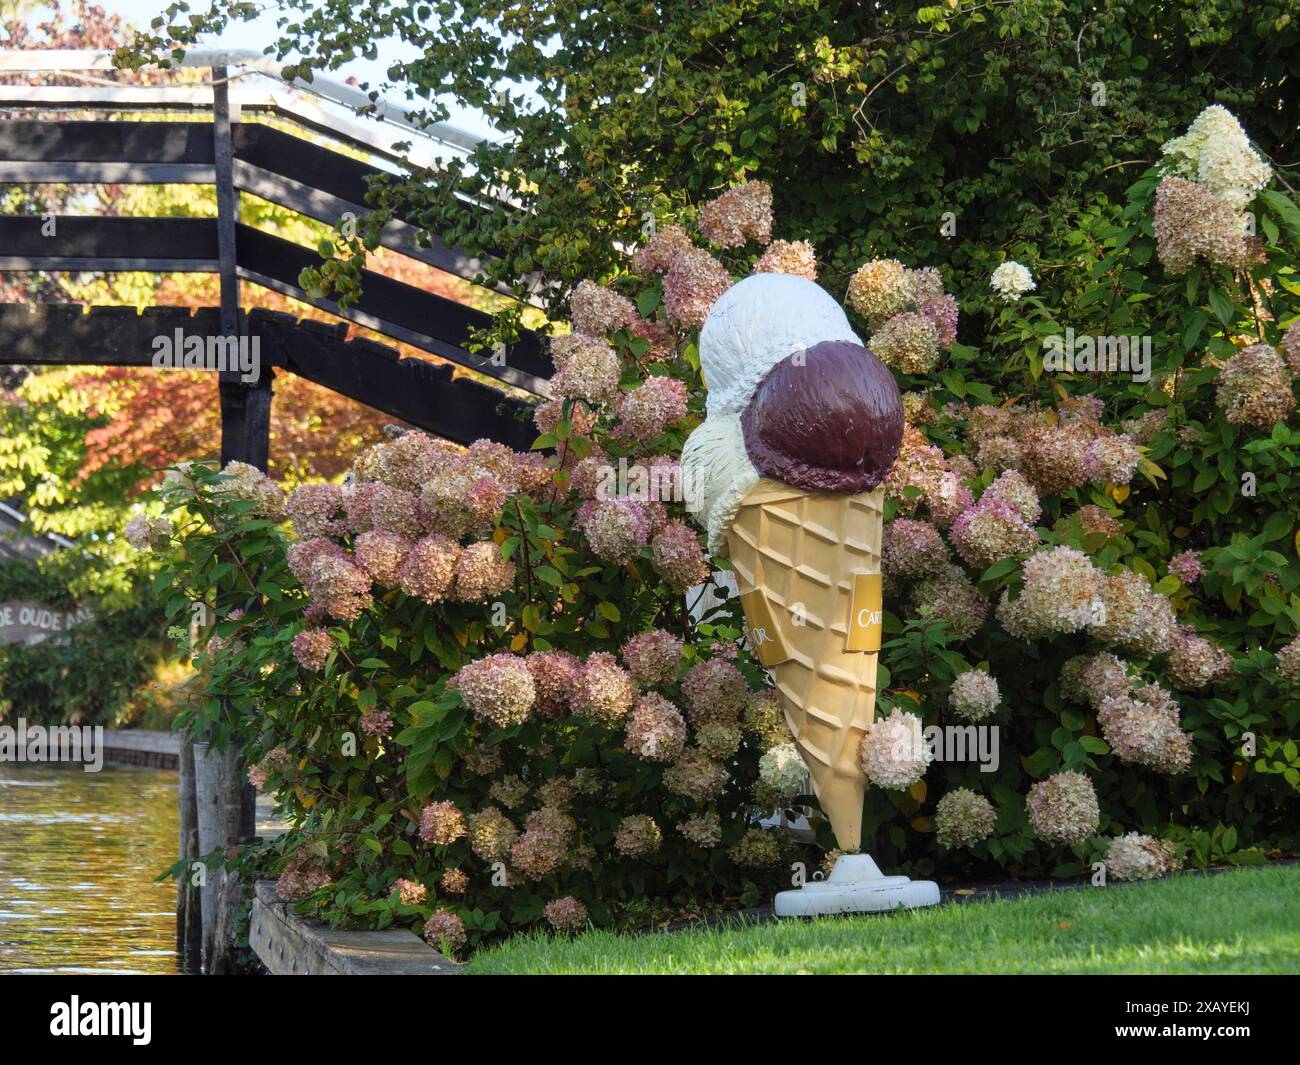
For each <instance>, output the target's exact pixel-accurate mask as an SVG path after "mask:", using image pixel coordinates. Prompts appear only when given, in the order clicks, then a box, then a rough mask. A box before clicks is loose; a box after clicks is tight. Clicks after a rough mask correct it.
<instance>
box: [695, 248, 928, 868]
mask: <svg viewBox="0 0 1300 1065" xmlns="http://www.w3.org/2000/svg"><path fill="white" fill-rule="evenodd" d="M700 361H701V365H702V367H703V370H704V376H705V382H706V384H707V385H708V388H709V399H708V417H707V418H706V420H705V421H704V423H703V424H702V425H700V427H699V428H698V429H697V430H696V431H695V432H694V433H692V434H691V438H690V439H689V440H688V441H687V443H686V448H685V450H684V452H683V455H682V463H683V466H684V468H685V472H686V482H687V484H688V486H691V496H690V498H688V500H687V504H688V506H689V507H690V508H691V510H692V512H693V513H694V514H695V516H696V517H697V518H698V519H699V520H700V521H701V522H702V523H703V524H704V525H705V526H706V527H707V528H708V530H709V544H710V548H711V550H712V551H713V552H714V553H715V554H730V556H731V562H732V566H733V569H734V571H735V576H736V584H737V586H738V588H739V591H740V594H741V604H742V607H743V609H744V612H745V618H746V622H747V626H748V630H749V641H750V645H751V647H752V648H753V649H754V652H755V654H756V655H757V657H758V659H759V661H760V662H762V663H763V665H764V666H765V667H766V668H767V670H768V671H769V672H770V673H771V675H772V677H773V680H774V681H775V683H776V687H777V690H778V692H779V693H780V696H781V701H782V704H783V708H784V711H785V717H786V722H787V724H788V725H789V728H790V732H791V734H792V736H793V738H794V742H795V743H796V745H797V746H798V749H799V752H800V754H801V755H802V756H803V759H804V762H805V763H806V764H807V766H808V770H809V773H810V775H811V777H812V783H813V791H814V793H815V794H816V796H817V799H818V802H819V803H820V804H821V807H822V810H823V811H824V812H825V814H826V816H827V817H828V818H829V819H830V822H831V827H832V829H833V830H834V833H835V838H836V841H837V842H838V844H839V846H840V847H841V848H842V849H844V850H847V851H856V850H858V849H859V848H860V847H861V837H862V802H863V797H864V795H865V793H866V785H867V780H866V776H865V775H864V773H863V771H862V769H861V766H860V764H859V758H858V748H859V746H860V744H861V741H862V737H863V735H864V734H865V732H866V730H867V728H868V726H869V725H870V724H871V720H872V716H873V714H874V712H875V703H876V660H877V653H878V652H879V650H880V618H881V609H882V604H881V579H880V542H881V533H882V524H883V520H884V498H883V495H884V493H883V490H882V489H880V488H879V487H877V486H878V485H879V483H880V482H881V481H882V480H883V479H884V477H885V475H886V474H887V473H888V472H889V468H890V466H891V465H892V464H893V462H894V459H895V458H896V457H897V454H898V446H899V443H900V441H901V439H902V431H903V413H902V406H901V402H900V399H899V395H898V388H897V386H896V385H895V384H894V380H893V377H892V375H891V374H890V373H889V371H888V370H887V369H886V368H885V367H884V366H883V365H882V364H881V363H880V361H879V360H878V359H876V358H875V356H874V355H872V354H871V353H870V352H869V351H867V350H866V348H864V347H863V346H862V344H861V341H859V340H858V338H857V337H856V336H855V335H854V334H853V332H852V330H851V328H850V326H849V323H848V320H847V318H846V317H845V315H844V312H843V311H842V310H841V308H840V307H839V305H838V304H837V303H836V302H835V301H834V300H833V299H832V298H831V297H830V296H829V295H828V294H827V293H826V292H825V291H823V290H822V289H821V288H819V287H818V286H817V285H816V284H814V283H813V282H811V281H807V280H804V279H802V278H798V277H793V276H789V275H780V274H758V275H755V276H753V277H750V278H748V279H746V280H744V281H742V282H740V283H739V284H737V285H735V286H734V287H733V288H731V289H730V290H729V291H728V292H727V293H726V294H725V295H724V296H723V297H722V298H721V299H720V300H719V301H718V302H717V304H715V306H714V308H713V310H712V311H711V313H710V315H709V318H708V320H707V321H706V322H705V324H704V327H703V329H702V330H701V333H700Z"/></svg>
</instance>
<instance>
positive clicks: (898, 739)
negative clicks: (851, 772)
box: [858, 709, 934, 791]
mask: <svg viewBox="0 0 1300 1065" xmlns="http://www.w3.org/2000/svg"><path fill="white" fill-rule="evenodd" d="M933 758H934V754H933V752H931V750H930V748H929V747H928V746H927V745H926V742H925V736H924V733H923V732H922V729H921V719H920V718H919V717H917V716H915V715H914V714H909V713H905V712H904V711H902V710H897V709H896V710H894V711H892V712H891V713H890V714H889V716H888V717H878V718H876V720H875V721H873V722H872V723H871V725H870V727H869V728H868V729H867V734H866V735H865V736H863V737H862V744H861V746H860V747H859V748H858V760H859V762H860V763H861V765H862V772H863V773H865V774H866V775H867V779H868V780H870V781H871V782H872V783H873V784H876V785H877V786H879V787H882V788H889V789H891V790H895V791H901V790H902V789H904V788H908V787H911V786H912V785H913V784H915V783H916V782H917V781H918V780H920V779H921V777H922V776H924V775H925V767H926V766H928V765H929V764H930V762H931V760H932V759H933Z"/></svg>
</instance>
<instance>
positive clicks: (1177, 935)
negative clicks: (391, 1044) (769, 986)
mask: <svg viewBox="0 0 1300 1065" xmlns="http://www.w3.org/2000/svg"><path fill="white" fill-rule="evenodd" d="M469 971H470V972H471V973H476V974H483V973H596V974H599V973H608V974H615V973H718V974H721V973H1295V972H1300V868H1298V867H1295V866H1291V867H1281V866H1278V867H1274V868H1263V867H1253V868H1246V869H1238V870H1234V871H1232V872H1229V873H1222V874H1219V875H1215V876H1198V875H1182V876H1176V877H1173V878H1172V879H1169V880H1162V881H1157V882H1154V883H1140V884H1112V885H1111V886H1110V887H1106V888H1091V887H1089V888H1080V889H1078V890H1074V891H1059V892H1050V893H1046V894H1038V895H1031V896H1022V897H1020V898H1014V899H997V900H994V901H990V902H971V903H965V904H961V905H943V906H938V907H934V908H931V909H926V910H911V911H899V912H894V913H890V914H877V915H860V916H854V917H822V918H817V919H813V920H787V921H780V922H768V923H762V924H752V923H751V924H747V925H743V926H741V925H736V926H732V927H728V928H725V929H722V930H712V931H709V930H701V931H689V932H676V933H668V932H664V933H656V934H653V935H644V936H623V935H616V934H614V933H611V932H596V931H593V932H587V933H585V934H583V935H581V936H579V937H577V938H576V939H573V940H565V939H556V938H553V937H550V936H547V935H532V936H520V937H518V938H516V939H514V940H511V941H510V942H509V943H506V944H504V945H502V946H500V947H497V948H495V949H493V950H489V951H484V952H483V953H481V954H479V955H478V956H477V957H476V958H475V959H474V960H473V962H472V963H471V964H470V967H469Z"/></svg>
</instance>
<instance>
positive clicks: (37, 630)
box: [0, 599, 91, 645]
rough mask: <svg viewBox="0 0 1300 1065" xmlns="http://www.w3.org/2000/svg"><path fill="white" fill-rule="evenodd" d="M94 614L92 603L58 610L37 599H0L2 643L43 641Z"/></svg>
mask: <svg viewBox="0 0 1300 1065" xmlns="http://www.w3.org/2000/svg"><path fill="white" fill-rule="evenodd" d="M90 616H91V612H90V608H89V607H84V606H83V607H77V608H76V609H75V610H56V609H54V608H53V607H49V606H46V605H45V604H44V603H38V602H35V601H34V600H29V599H20V600H10V601H8V602H4V603H0V645H3V644H9V643H28V644H31V643H40V642H41V641H42V640H45V639H48V638H49V637H51V636H57V635H60V634H62V633H65V632H67V631H68V629H70V628H72V627H73V626H74V625H77V624H79V623H80V622H83V621H85V620H87V619H88V618H89V617H90Z"/></svg>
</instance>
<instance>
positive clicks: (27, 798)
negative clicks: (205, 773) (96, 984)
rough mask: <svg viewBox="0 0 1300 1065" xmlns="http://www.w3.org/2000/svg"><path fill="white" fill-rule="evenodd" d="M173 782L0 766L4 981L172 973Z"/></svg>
mask: <svg viewBox="0 0 1300 1065" xmlns="http://www.w3.org/2000/svg"><path fill="white" fill-rule="evenodd" d="M176 785H177V774H176V773H175V772H172V771H168V770H163V769H144V768H137V767H134V766H111V765H106V766H104V768H103V769H102V770H101V771H100V772H98V773H87V772H85V771H84V770H83V769H82V768H81V766H80V765H76V766H68V765H24V764H15V763H13V762H0V973H176V972H179V971H180V968H179V966H178V964H177V958H176V951H175V944H176V888H175V886H174V885H173V883H172V882H171V881H170V880H167V881H164V882H163V883H161V884H158V883H154V878H155V877H156V876H157V875H158V874H159V873H160V872H161V871H162V870H164V869H166V868H168V867H169V866H171V865H172V864H173V863H174V862H175V861H176V840H177V831H178V828H177V816H178V815H177V811H176Z"/></svg>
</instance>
